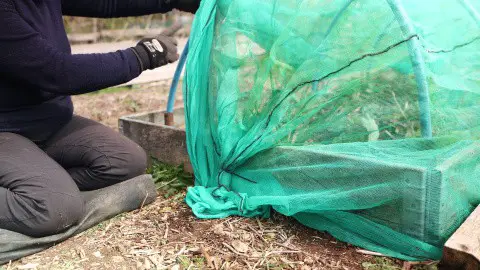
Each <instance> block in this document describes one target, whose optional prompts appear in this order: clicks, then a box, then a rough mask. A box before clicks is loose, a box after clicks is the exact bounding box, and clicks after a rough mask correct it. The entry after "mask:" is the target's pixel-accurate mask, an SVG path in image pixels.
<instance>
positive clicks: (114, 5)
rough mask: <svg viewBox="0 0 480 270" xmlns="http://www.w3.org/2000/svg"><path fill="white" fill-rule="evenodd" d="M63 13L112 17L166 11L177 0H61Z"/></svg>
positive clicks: (169, 9) (171, 7) (170, 8)
mask: <svg viewBox="0 0 480 270" xmlns="http://www.w3.org/2000/svg"><path fill="white" fill-rule="evenodd" d="M61 1H62V12H63V15H69V16H81V17H97V18H114V17H128V16H142V15H148V14H154V13H166V12H169V11H171V10H172V9H173V7H174V4H175V3H176V1H177V0H61Z"/></svg>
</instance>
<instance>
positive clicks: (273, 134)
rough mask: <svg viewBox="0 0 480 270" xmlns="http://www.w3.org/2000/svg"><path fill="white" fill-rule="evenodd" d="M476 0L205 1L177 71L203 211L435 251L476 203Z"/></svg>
mask: <svg viewBox="0 0 480 270" xmlns="http://www.w3.org/2000/svg"><path fill="white" fill-rule="evenodd" d="M479 10H480V2H475V3H470V2H469V1H467V0H426V1H415V0H385V1H378V0H369V1H354V0H338V1H326V0H303V1H300V0H298V1H291V0H263V1H251V0H204V1H202V6H201V8H200V10H199V12H198V13H197V15H196V18H195V21H194V25H193V28H192V33H193V35H192V37H191V39H190V44H189V48H190V51H189V55H188V60H187V68H186V75H185V83H184V100H185V113H186V129H187V141H188V150H189V154H190V157H191V160H192V165H193V168H194V172H195V177H196V186H195V187H194V188H191V189H190V190H189V192H188V194H187V203H188V204H189V205H190V206H191V207H192V209H193V211H194V213H195V214H196V215H197V216H198V217H200V218H222V217H226V216H229V215H241V216H247V217H252V216H264V217H267V216H268V215H269V213H270V211H272V210H274V211H278V212H280V213H282V214H284V215H288V216H293V217H295V218H296V219H298V220H299V221H300V222H302V223H303V224H305V225H307V226H309V227H312V228H315V229H318V230H323V231H328V232H329V233H331V234H332V235H334V236H335V237H337V238H339V239H341V240H343V241H347V242H350V243H352V244H355V245H358V246H362V247H364V248H368V249H371V250H375V251H379V252H382V253H384V254H386V255H391V256H395V257H399V258H403V259H410V260H421V259H435V258H439V257H440V256H441V251H442V245H443V243H444V242H445V241H446V239H447V238H448V237H449V236H450V235H451V234H452V233H453V232H454V231H455V229H456V228H458V226H459V225H460V224H461V223H462V222H463V220H464V219H465V218H466V217H467V216H468V214H469V213H470V212H471V211H472V209H473V208H474V207H476V206H477V205H478V203H479V202H480V180H479V179H480V141H479V139H480V72H479V70H480V15H479Z"/></svg>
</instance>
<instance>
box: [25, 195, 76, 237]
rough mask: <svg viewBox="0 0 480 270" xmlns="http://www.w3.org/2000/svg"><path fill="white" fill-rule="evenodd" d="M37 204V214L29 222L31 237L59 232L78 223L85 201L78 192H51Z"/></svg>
mask: <svg viewBox="0 0 480 270" xmlns="http://www.w3.org/2000/svg"><path fill="white" fill-rule="evenodd" d="M37 204H38V205H36V207H37V209H39V210H38V212H37V213H36V214H37V216H36V217H35V218H34V219H32V222H31V224H29V227H30V230H29V231H30V232H31V233H30V234H29V235H31V236H33V237H43V236H48V235H54V234H58V233H61V232H63V231H65V230H67V229H68V228H70V227H71V226H73V225H76V224H78V222H79V221H80V220H81V218H82V217H83V215H84V211H85V202H84V200H83V198H82V197H81V196H80V193H79V194H78V196H69V195H64V194H57V193H51V194H50V196H49V198H48V199H45V200H44V201H42V202H37Z"/></svg>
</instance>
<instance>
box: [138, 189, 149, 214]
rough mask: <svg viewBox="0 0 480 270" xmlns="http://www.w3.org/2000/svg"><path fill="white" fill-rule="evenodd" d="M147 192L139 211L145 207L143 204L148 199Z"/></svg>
mask: <svg viewBox="0 0 480 270" xmlns="http://www.w3.org/2000/svg"><path fill="white" fill-rule="evenodd" d="M148 195H149V194H148V191H147V194H145V198H143V201H142V204H141V205H140V208H139V209H138V210H139V211H140V210H142V208H143V206H144V205H145V202H146V201H147V198H148Z"/></svg>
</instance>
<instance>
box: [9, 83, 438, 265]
mask: <svg viewBox="0 0 480 270" xmlns="http://www.w3.org/2000/svg"><path fill="white" fill-rule="evenodd" d="M168 85H169V82H163V83H158V84H155V85H149V86H141V87H135V88H134V89H122V90H121V91H118V90H112V89H109V90H106V91H103V92H102V93H99V94H89V95H83V96H78V97H75V98H74V103H75V106H76V113H77V114H79V115H83V116H85V117H89V118H92V119H95V120H98V121H100V122H102V123H104V124H106V125H108V126H110V127H112V128H116V127H117V119H118V117H119V116H122V115H128V114H131V113H136V112H141V111H151V110H159V109H164V107H165V104H166V95H167V92H168ZM178 102H181V98H179V100H178ZM183 198H184V192H180V193H178V194H176V195H173V196H170V197H169V198H165V196H164V195H162V194H160V195H159V197H158V199H157V200H156V202H154V203H153V204H151V205H148V206H145V207H143V208H142V209H140V210H137V211H134V212H131V213H126V214H122V215H120V216H118V217H116V218H113V219H111V220H109V221H106V222H103V223H102V224H99V225H98V226H96V227H94V228H91V229H90V230H88V231H86V232H84V233H82V234H80V235H77V236H75V237H73V238H72V239H70V240H68V241H66V242H63V243H59V244H58V245H56V246H54V247H52V248H50V249H48V250H46V251H44V252H41V253H38V254H35V255H32V256H29V257H26V258H23V259H21V260H19V261H16V262H12V263H10V264H8V265H4V266H3V268H2V266H0V269H2V270H5V269H305V270H307V269H342V270H343V269H369V270H375V269H401V266H400V262H399V261H395V260H390V259H384V258H380V257H372V256H369V255H365V254H363V253H361V252H359V249H358V248H356V247H353V246H350V245H347V244H345V243H341V242H338V241H336V240H335V239H334V238H332V237H331V236H329V235H327V234H325V233H321V232H318V231H314V230H311V229H308V228H306V227H304V226H302V225H300V224H298V223H297V222H295V221H294V220H291V219H288V218H285V217H283V216H280V215H274V216H273V217H272V218H271V219H269V220H259V219H243V218H236V217H234V218H227V219H222V220H198V219H196V218H195V217H194V216H193V215H192V213H191V211H190V210H189V208H188V207H187V206H186V205H185V203H184V201H183ZM423 268H424V269H425V267H423ZM426 269H430V267H427V268H426ZM432 269H433V268H432Z"/></svg>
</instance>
